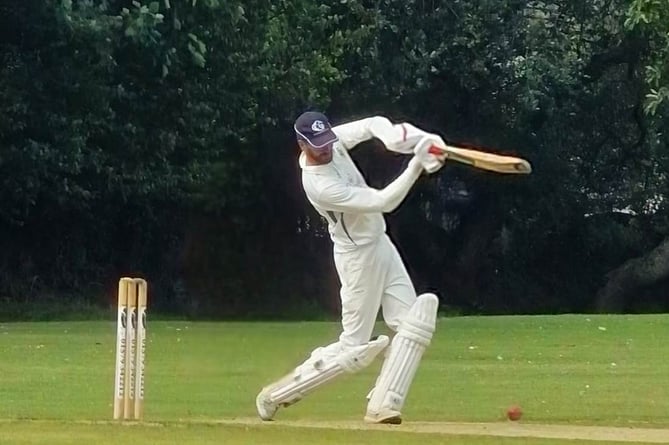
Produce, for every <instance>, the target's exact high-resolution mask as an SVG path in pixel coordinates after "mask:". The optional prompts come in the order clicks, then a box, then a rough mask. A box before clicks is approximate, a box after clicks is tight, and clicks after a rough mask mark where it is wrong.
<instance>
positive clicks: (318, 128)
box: [311, 120, 325, 133]
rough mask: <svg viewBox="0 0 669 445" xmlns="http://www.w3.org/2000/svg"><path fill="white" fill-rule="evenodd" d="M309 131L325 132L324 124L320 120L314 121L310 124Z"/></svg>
mask: <svg viewBox="0 0 669 445" xmlns="http://www.w3.org/2000/svg"><path fill="white" fill-rule="evenodd" d="M311 131H313V132H314V133H320V132H321V131H325V124H324V123H323V121H320V120H315V121H314V123H313V124H311Z"/></svg>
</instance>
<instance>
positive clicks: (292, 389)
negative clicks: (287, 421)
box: [267, 335, 390, 406]
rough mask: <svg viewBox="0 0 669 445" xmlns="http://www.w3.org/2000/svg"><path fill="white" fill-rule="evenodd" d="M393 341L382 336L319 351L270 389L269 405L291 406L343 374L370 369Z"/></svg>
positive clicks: (331, 346) (314, 352)
mask: <svg viewBox="0 0 669 445" xmlns="http://www.w3.org/2000/svg"><path fill="white" fill-rule="evenodd" d="M389 342H390V339H389V338H388V337H387V336H385V335H380V336H379V337H378V338H377V339H375V340H373V341H370V342H369V343H366V344H364V345H360V346H355V347H346V348H342V347H341V345H340V344H339V343H334V344H333V345H330V346H327V347H325V348H318V349H316V350H314V351H313V352H312V353H311V356H310V357H309V359H307V360H306V361H305V362H304V363H303V364H301V365H300V366H298V367H297V368H295V370H294V371H293V372H292V373H291V374H289V375H287V376H285V377H284V378H282V379H281V380H279V381H277V382H276V383H274V384H272V385H270V386H269V387H268V389H269V391H267V393H268V396H269V397H268V400H267V402H269V403H272V404H275V405H279V406H288V405H291V404H293V403H295V402H297V401H299V400H300V399H302V397H304V396H305V395H307V394H308V393H309V392H311V391H312V390H314V389H316V388H317V387H319V386H321V385H323V384H325V383H327V382H329V381H330V380H332V379H334V378H335V377H337V376H339V375H340V374H343V373H355V372H358V371H360V370H361V369H363V368H365V367H367V366H369V365H370V364H371V363H372V361H373V360H374V358H375V357H376V356H377V355H378V354H379V353H380V352H381V351H383V349H385V347H386V346H388V343H389Z"/></svg>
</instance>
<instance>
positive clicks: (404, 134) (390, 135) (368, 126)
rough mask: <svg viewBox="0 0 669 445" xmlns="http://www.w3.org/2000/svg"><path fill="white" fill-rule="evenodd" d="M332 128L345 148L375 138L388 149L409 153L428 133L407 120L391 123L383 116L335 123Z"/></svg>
mask: <svg viewBox="0 0 669 445" xmlns="http://www.w3.org/2000/svg"><path fill="white" fill-rule="evenodd" d="M332 130H333V131H334V132H335V134H336V135H337V137H338V138H339V141H340V142H341V144H342V145H343V146H344V147H345V148H346V149H347V150H350V149H352V148H353V147H355V146H356V145H358V144H359V143H361V142H364V141H367V140H370V139H372V138H377V139H379V140H381V142H383V143H384V145H385V146H386V148H387V149H388V150H390V151H395V152H398V153H403V154H411V153H412V152H413V147H414V146H415V145H416V143H417V142H418V141H419V140H420V139H421V138H422V137H423V136H426V135H428V134H429V133H427V132H425V131H423V130H421V129H420V128H417V127H415V126H414V125H412V124H410V123H408V122H404V123H400V124H393V123H392V122H390V120H388V119H387V118H385V117H383V116H374V117H369V118H366V119H361V120H358V121H353V122H349V123H346V124H342V125H337V126H336V127H334V128H333V129H332Z"/></svg>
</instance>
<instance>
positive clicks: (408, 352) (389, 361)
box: [365, 294, 439, 422]
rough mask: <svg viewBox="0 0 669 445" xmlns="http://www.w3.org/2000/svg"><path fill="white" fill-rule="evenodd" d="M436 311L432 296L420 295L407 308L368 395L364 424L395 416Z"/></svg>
mask: <svg viewBox="0 0 669 445" xmlns="http://www.w3.org/2000/svg"><path fill="white" fill-rule="evenodd" d="M438 308H439V299H438V298H437V296H436V295H434V294H423V295H420V296H419V297H418V298H417V299H416V302H415V303H414V305H413V306H412V307H411V309H409V312H408V313H407V315H406V317H405V318H404V320H402V322H401V324H400V328H399V329H398V331H397V334H395V337H394V338H393V342H392V344H391V346H390V354H389V355H388V357H386V361H385V362H384V363H383V367H382V369H381V374H380V375H379V378H378V380H377V383H376V387H375V388H374V390H373V392H372V394H371V398H370V400H369V404H368V405H367V415H366V416H365V420H366V421H368V422H382V421H383V420H384V419H387V418H390V417H399V415H400V412H401V410H402V407H403V406H404V401H405V399H406V396H407V393H408V392H409V387H410V386H411V382H412V381H413V378H414V376H415V375H416V370H417V369H418V365H419V363H420V360H421V358H422V357H423V352H424V351H425V348H427V347H428V346H429V345H430V341H431V340H432V334H433V333H434V329H435V325H436V322H437V309H438Z"/></svg>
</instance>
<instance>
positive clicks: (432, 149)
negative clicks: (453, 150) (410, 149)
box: [427, 145, 444, 156]
mask: <svg viewBox="0 0 669 445" xmlns="http://www.w3.org/2000/svg"><path fill="white" fill-rule="evenodd" d="M427 152H428V153H430V154H431V155H435V156H439V155H443V154H444V150H442V149H441V148H439V147H437V146H436V145H431V146H430V148H428V149H427Z"/></svg>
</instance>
